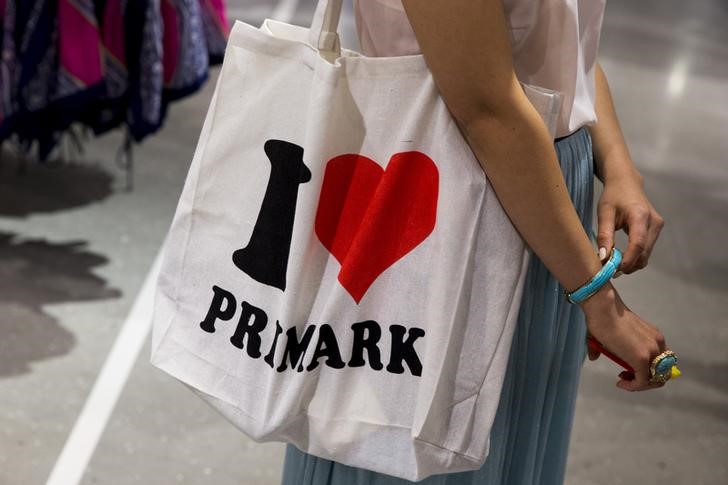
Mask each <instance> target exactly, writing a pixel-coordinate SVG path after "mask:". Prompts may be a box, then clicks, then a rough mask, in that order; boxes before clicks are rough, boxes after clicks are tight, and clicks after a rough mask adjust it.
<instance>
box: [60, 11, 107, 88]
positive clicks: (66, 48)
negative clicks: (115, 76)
mask: <svg viewBox="0 0 728 485" xmlns="http://www.w3.org/2000/svg"><path fill="white" fill-rule="evenodd" d="M79 46H83V48H80V47H79ZM100 46H101V38H100V34H99V26H98V25H97V23H96V14H95V12H94V4H93V2H92V1H91V0H61V1H60V2H59V3H58V49H59V57H60V61H61V68H62V69H63V70H64V71H65V74H66V75H67V76H68V78H69V80H70V82H71V83H74V84H76V85H77V87H78V88H79V89H83V88H88V87H89V86H93V85H94V84H97V83H100V82H102V81H103V70H102V68H101V51H100Z"/></svg>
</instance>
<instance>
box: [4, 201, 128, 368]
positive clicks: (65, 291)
mask: <svg viewBox="0 0 728 485" xmlns="http://www.w3.org/2000/svg"><path fill="white" fill-rule="evenodd" d="M0 190H2V189H0ZM84 246H85V243H83V242H68V243H61V244H58V243H51V242H48V241H45V240H21V239H19V238H18V237H16V236H14V235H12V234H8V233H3V232H0V329H2V338H1V339H0V378H4V377H9V376H14V375H18V374H23V373H26V372H30V371H31V364H32V363H33V362H36V361H40V360H45V359H49V358H52V357H58V356H60V355H64V354H66V353H68V352H70V351H71V349H72V348H73V347H74V345H75V343H76V339H75V337H74V335H73V334H72V333H71V332H69V331H68V330H67V329H65V328H63V327H61V326H60V325H59V324H58V322H57V321H56V320H55V318H53V317H52V316H50V315H48V314H46V313H45V312H44V311H43V305H46V304H51V303H62V302H75V301H92V300H103V299H108V298H117V297H119V296H120V295H121V293H120V292H119V291H118V290H116V289H113V288H109V287H108V286H107V285H106V282H105V281H104V280H103V279H102V278H100V277H98V276H96V275H95V274H93V272H92V270H93V269H94V268H95V267H97V266H100V265H103V264H105V263H107V262H108V259H107V258H105V257H104V256H101V255H99V254H95V253H92V252H89V251H87V250H86V249H85V247H84Z"/></svg>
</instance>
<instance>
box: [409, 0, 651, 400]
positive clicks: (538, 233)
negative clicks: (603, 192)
mask: <svg viewBox="0 0 728 485" xmlns="http://www.w3.org/2000/svg"><path fill="white" fill-rule="evenodd" d="M403 5H404V7H405V11H406V13H407V16H408V18H409V20H410V23H411V24H412V28H413V30H414V32H415V35H416V37H417V40H418V42H419V44H420V48H421V49H422V53H423V55H424V56H425V60H426V61H427V64H428V66H429V68H430V70H431V71H432V74H433V77H434V80H435V82H436V84H437V86H438V88H439V90H440V93H441V95H442V97H443V99H444V100H445V103H446V104H447V106H448V108H449V110H450V111H451V113H452V114H453V116H454V118H455V119H456V120H457V122H458V124H459V125H460V127H461V129H462V131H463V133H464V135H465V137H466V139H467V141H468V143H469V145H470V147H471V148H472V150H473V152H474V153H475V155H476V157H477V158H478V160H479V161H480V163H481V165H482V167H483V169H484V171H485V173H486V175H487V176H488V179H489V180H490V182H491V184H492V186H493V189H494V190H495V192H496V194H497V195H498V198H499V199H500V201H501V204H502V205H503V207H504V209H505V211H506V212H507V213H508V215H509V217H510V218H511V220H512V221H513V223H514V225H515V226H516V228H517V229H518V231H519V232H520V234H521V235H522V236H523V238H524V239H525V240H526V242H527V243H528V244H529V246H530V247H531V248H532V249H533V251H534V252H535V253H536V254H537V255H538V257H539V258H540V259H541V260H542V261H543V262H544V264H545V265H546V267H547V268H548V269H549V270H550V271H551V272H552V273H553V274H554V276H555V277H556V279H557V280H558V281H559V282H560V283H561V284H562V285H563V286H564V287H565V288H567V289H569V290H573V289H576V288H577V287H579V286H580V285H582V284H584V283H585V282H586V281H588V280H589V279H590V278H591V277H592V276H593V275H594V274H596V273H597V271H599V269H600V268H601V263H600V261H599V258H598V257H597V255H596V254H595V253H594V251H593V250H592V248H591V244H590V242H589V238H588V236H587V234H586V232H585V231H584V229H583V228H582V226H581V223H580V221H579V218H578V216H577V214H576V211H575V209H574V207H573V205H572V203H571V200H570V198H569V195H568V192H567V190H566V187H565V182H564V178H563V176H562V174H561V170H560V168H559V164H558V160H557V157H556V153H555V150H554V147H553V140H552V139H551V137H550V136H549V133H548V131H547V129H546V126H545V124H544V123H543V121H542V120H541V117H540V116H539V114H538V113H537V112H536V110H535V109H534V108H533V106H532V105H531V104H530V102H529V101H528V99H527V98H526V96H525V94H524V93H523V91H522V89H521V87H520V84H519V82H518V79H517V78H516V75H515V72H514V70H513V64H512V53H511V49H510V44H509V41H508V34H507V28H506V22H505V16H504V13H503V7H502V4H501V0H478V1H473V0H403ZM582 308H583V309H584V311H585V312H586V314H587V320H588V322H589V330H590V332H592V334H593V335H594V336H595V337H596V338H597V339H599V340H601V341H602V343H604V344H605V346H607V347H608V348H610V349H611V350H612V351H614V352H615V353H617V354H618V355H620V356H621V357H622V358H623V359H624V360H626V361H627V362H628V363H630V365H632V366H633V367H634V368H635V370H636V378H635V379H634V380H633V381H627V380H624V379H622V380H620V381H619V382H618V384H617V385H618V386H619V387H622V388H624V389H627V390H641V389H647V388H650V387H654V386H653V385H650V384H649V383H648V380H649V362H650V359H651V358H652V357H654V356H655V355H657V354H658V353H660V352H661V351H662V350H663V349H664V345H665V344H664V339H663V338H662V334H660V332H659V331H658V330H657V329H656V328H655V327H654V326H652V325H650V324H649V323H647V322H645V321H643V320H641V319H640V318H639V317H637V316H636V315H635V314H633V313H632V312H630V311H629V310H628V309H627V308H626V306H624V304H623V303H622V302H621V300H620V298H619V296H618V295H617V293H616V290H615V289H614V288H613V287H612V286H611V285H610V284H607V285H605V286H604V287H603V288H602V290H601V291H599V292H598V293H597V294H596V295H594V296H593V297H591V298H589V299H588V300H587V301H586V302H584V303H583V304H582Z"/></svg>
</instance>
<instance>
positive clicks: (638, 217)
mask: <svg viewBox="0 0 728 485" xmlns="http://www.w3.org/2000/svg"><path fill="white" fill-rule="evenodd" d="M626 221H627V223H626V224H625V226H626V227H625V231H626V232H627V234H628V235H629V244H628V246H627V251H626V252H625V254H624V258H623V259H622V264H621V265H620V267H619V269H620V271H621V272H622V273H627V274H629V273H632V272H634V271H637V270H638V269H642V268H644V267H646V266H647V263H648V261H649V259H650V255H651V254H652V249H653V248H654V246H655V244H656V243H657V238H658V237H660V232H661V231H662V228H663V227H664V226H665V220H664V219H663V218H662V216H660V214H658V213H657V211H656V210H655V208H654V207H652V206H651V205H650V206H648V207H634V208H631V209H630V213H629V214H628V215H627V218H626Z"/></svg>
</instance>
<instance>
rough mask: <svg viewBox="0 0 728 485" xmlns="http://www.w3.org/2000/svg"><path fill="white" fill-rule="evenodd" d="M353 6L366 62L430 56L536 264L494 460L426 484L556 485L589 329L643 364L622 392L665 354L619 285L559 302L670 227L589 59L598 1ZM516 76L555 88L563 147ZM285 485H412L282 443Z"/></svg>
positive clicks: (379, 1) (631, 265)
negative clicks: (614, 255)
mask: <svg viewBox="0 0 728 485" xmlns="http://www.w3.org/2000/svg"><path fill="white" fill-rule="evenodd" d="M400 1H401V3H400ZM355 3H356V2H355ZM356 8H357V17H358V18H357V20H358V29H359V36H360V39H361V43H362V48H363V51H364V53H365V54H367V55H387V56H390V55H402V54H412V53H416V52H418V51H421V53H422V54H423V55H424V57H425V60H426V61H427V63H428V66H429V67H430V70H431V71H432V74H433V77H434V79H435V82H436V83H437V86H438V88H439V90H440V93H441V95H442V97H443V99H444V101H445V103H446V104H447V106H448V108H449V110H450V112H451V113H452V115H453V117H454V118H455V120H456V121H457V122H458V124H459V125H460V127H461V130H462V132H463V134H464V136H465V137H466V139H467V141H468V143H469V145H470V147H471V148H472V150H473V152H474V153H475V155H476V156H477V158H478V160H479V161H480V163H481V165H482V167H483V169H484V171H485V173H486V174H487V176H488V178H489V180H490V182H491V184H492V186H493V188H494V189H495V191H496V193H497V194H498V197H499V199H500V200H501V203H502V205H503V207H504V209H505V210H506V212H507V213H508V215H509V216H510V218H511V220H512V221H513V223H514V225H515V226H516V228H517V229H518V231H519V232H520V234H521V235H522V236H523V238H524V239H525V241H526V242H527V243H528V244H529V246H530V248H531V249H532V250H533V252H534V253H535V254H536V255H537V256H538V258H533V259H532V262H531V266H530V267H529V273H528V277H527V283H526V289H525V294H524V299H523V303H522V306H521V310H520V315H519V322H518V328H517V330H516V335H515V336H514V341H513V347H512V351H511V358H510V362H509V366H508V371H507V374H506V380H505V383H504V387H503V393H502V395H501V401H500V405H499V409H498V413H497V416H496V419H495V423H494V426H493V430H492V433H491V449H490V454H489V456H488V458H487V460H486V462H485V465H484V466H483V467H482V468H481V469H480V470H477V471H473V472H465V473H456V474H449V475H440V476H434V477H430V478H428V479H426V480H424V481H423V482H421V483H426V484H428V485H429V484H449V485H455V484H457V485H460V484H535V483H562V482H563V479H564V471H565V465H566V456H567V450H568V442H569V434H570V431H571V422H572V418H573V412H574V402H575V397H576V391H577V384H578V379H579V372H580V366H581V364H582V361H583V358H584V350H585V345H584V342H585V337H586V333H587V330H588V332H589V333H591V334H592V335H593V336H594V337H595V338H597V339H598V340H599V341H601V342H602V343H603V344H604V345H605V346H606V347H607V348H609V349H610V350H612V351H613V352H614V353H616V354H617V355H619V356H620V357H621V358H622V359H623V360H625V361H626V362H627V363H629V364H630V365H631V366H632V367H633V368H634V369H635V373H634V375H631V374H628V373H622V374H620V376H619V380H618V381H617V386H618V387H619V388H621V389H624V390H625V391H640V390H647V389H654V388H657V387H660V386H661V385H662V384H660V383H655V382H650V380H651V379H650V369H649V367H650V362H651V361H652V359H654V358H655V357H656V356H658V355H659V354H660V353H661V352H663V351H664V350H665V349H666V346H665V339H664V337H663V335H662V334H661V333H660V331H659V330H658V329H657V328H655V327H654V326H653V325H651V324H650V323H648V322H646V321H645V320H643V319H642V318H640V317H639V316H637V315H636V314H634V313H633V312H631V311H630V310H629V309H628V308H627V307H626V306H625V304H624V303H623V302H622V300H621V299H620V297H619V295H618V293H617V291H616V290H615V289H614V287H613V286H612V285H611V284H609V283H607V284H606V285H604V286H603V287H602V288H601V289H600V290H599V291H598V292H597V293H596V294H594V295H593V296H591V297H590V298H588V299H586V300H585V301H583V302H581V303H580V304H579V306H580V307H581V309H579V308H576V306H577V305H573V306H572V305H570V304H569V303H568V302H567V301H566V300H565V299H564V297H563V288H566V289H568V290H570V291H571V290H574V289H576V288H579V287H581V286H582V285H583V284H584V283H585V282H587V281H589V280H590V279H591V278H592V277H593V276H594V275H595V274H596V273H597V272H599V270H600V269H601V267H602V262H603V261H604V260H606V258H607V257H608V255H609V253H610V251H611V249H612V246H613V241H614V239H613V238H614V232H615V230H618V229H623V230H625V231H626V232H627V233H628V234H629V244H628V247H627V249H626V252H625V254H624V258H623V261H622V263H621V266H620V270H621V271H622V272H623V273H632V272H634V271H636V270H638V269H641V268H644V267H645V266H646V264H647V262H648V260H649V257H650V252H651V251H652V248H653V246H654V244H655V241H656V239H657V237H658V235H659V233H660V230H661V229H662V226H663V220H662V218H661V217H660V215H659V214H658V213H657V212H656V211H655V209H654V208H653V207H652V205H651V204H650V202H649V201H648V200H647V198H646V196H645V194H644V191H643V189H642V181H641V176H640V174H639V173H638V171H637V170H636V168H635V167H634V164H633V162H632V160H631V158H630V155H629V152H628V150H627V147H626V145H625V142H624V138H623V136H622V133H621V130H620V128H619V123H618V121H617V118H616V114H615V111H614V107H613V105H612V99H611V95H610V92H609V87H608V84H607V80H606V77H605V76H604V73H603V72H602V70H601V68H600V67H599V65H598V63H597V62H596V52H597V46H598V40H599V30H600V28H601V21H602V16H603V11H604V0H542V1H539V2H532V1H527V0H477V1H474V0H427V1H424V0H419V1H418V0H364V1H360V2H358V4H357V5H356ZM473 46H477V48H475V47H473ZM519 80H520V81H523V82H525V83H528V84H535V85H539V86H542V87H546V88H550V89H554V90H558V91H560V92H561V93H562V95H563V97H564V103H563V109H562V112H561V115H560V118H559V124H558V130H557V141H556V143H555V144H554V140H553V139H552V138H551V137H550V135H549V133H548V131H547V129H546V126H545V125H544V123H543V121H542V120H541V118H540V116H539V115H538V113H537V112H536V110H535V109H534V108H533V106H531V104H530V103H529V101H528V100H527V98H526V96H525V95H524V93H523V91H522V88H521V86H520V84H519ZM592 153H593V155H594V156H593V158H592ZM594 173H596V175H597V176H598V177H599V178H600V179H601V180H602V181H603V182H604V192H603V195H602V197H601V199H600V201H599V206H598V227H599V231H598V232H599V234H598V241H597V242H598V246H599V250H598V255H597V254H595V252H594V251H593V250H592V247H591V243H590V240H589V237H588V235H587V232H588V231H589V230H590V227H591V200H592V191H593V174H594ZM600 259H601V260H602V261H600ZM584 317H586V325H584ZM596 356H597V355H592V356H591V357H592V358H596ZM283 483H284V484H286V485H289V484H290V485H293V484H296V485H300V484H346V485H350V484H351V485H355V484H396V483H404V481H403V480H400V479H395V478H393V477H389V476H386V475H381V474H377V473H374V472H370V471H365V470H360V469H356V468H351V467H347V466H344V465H341V464H338V463H334V462H330V461H327V460H324V459H321V458H316V457H313V456H310V455H306V454H305V453H302V452H300V451H299V450H297V449H295V448H294V447H292V446H289V447H288V450H287V453H286V463H285V468H284V476H283Z"/></svg>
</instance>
